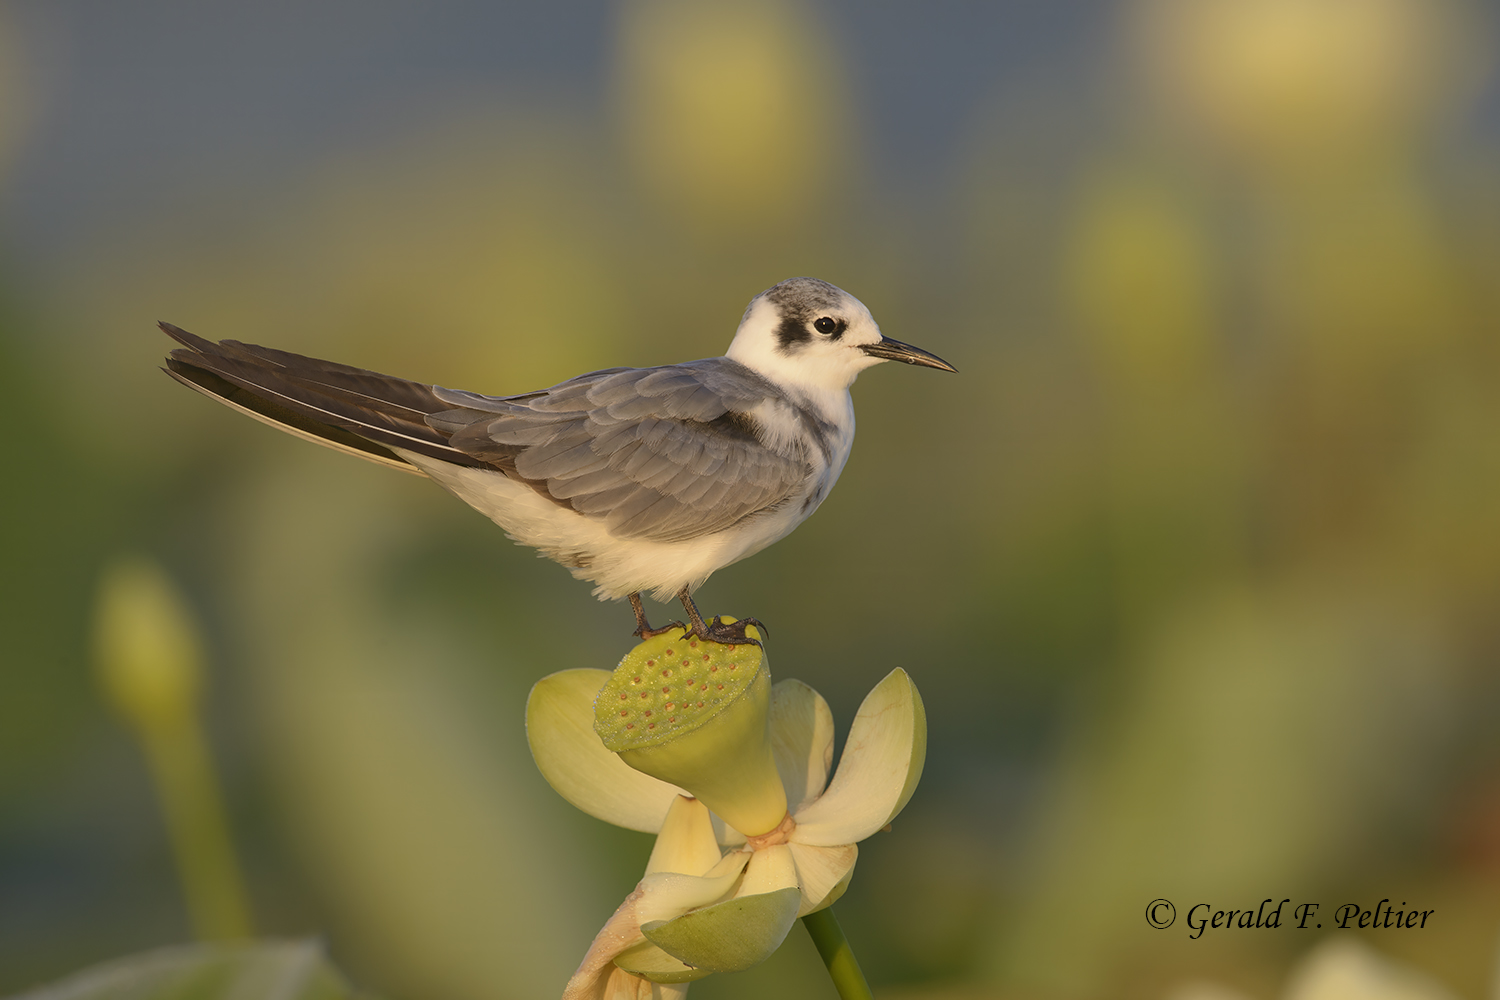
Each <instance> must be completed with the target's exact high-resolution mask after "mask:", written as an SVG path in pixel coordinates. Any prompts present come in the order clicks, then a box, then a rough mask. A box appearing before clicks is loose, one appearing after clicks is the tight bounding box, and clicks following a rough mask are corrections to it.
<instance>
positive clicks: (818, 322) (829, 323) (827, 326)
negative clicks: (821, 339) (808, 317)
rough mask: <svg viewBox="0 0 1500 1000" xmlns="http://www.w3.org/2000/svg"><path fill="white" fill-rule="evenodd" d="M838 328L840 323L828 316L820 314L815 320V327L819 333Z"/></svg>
mask: <svg viewBox="0 0 1500 1000" xmlns="http://www.w3.org/2000/svg"><path fill="white" fill-rule="evenodd" d="M838 328H839V325H838V324H837V323H835V322H834V321H833V320H832V319H830V318H829V317H827V316H819V317H818V318H817V319H815V320H813V329H814V330H817V331H818V332H819V333H832V332H833V331H835V330H837V329H838Z"/></svg>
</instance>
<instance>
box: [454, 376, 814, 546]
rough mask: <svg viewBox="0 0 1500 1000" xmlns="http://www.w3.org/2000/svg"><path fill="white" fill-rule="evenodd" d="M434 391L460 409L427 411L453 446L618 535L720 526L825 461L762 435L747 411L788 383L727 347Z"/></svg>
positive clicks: (673, 536) (791, 492)
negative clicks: (677, 358) (675, 358)
mask: <svg viewBox="0 0 1500 1000" xmlns="http://www.w3.org/2000/svg"><path fill="white" fill-rule="evenodd" d="M433 391H434V394H435V395H436V396H437V397H438V398H439V399H441V400H444V401H446V402H448V403H450V404H452V406H453V409H450V410H444V411H441V412H436V413H431V414H429V415H428V417H427V423H428V425H429V426H431V427H433V428H434V429H435V430H438V431H440V432H442V433H443V434H444V435H445V436H447V438H448V441H447V443H448V445H449V446H450V447H452V448H455V449H457V450H459V451H461V452H462V453H464V454H465V455H467V456H470V457H471V458H473V459H479V460H481V461H484V462H486V463H488V464H490V465H493V466H495V467H496V468H498V469H500V470H501V471H502V472H504V473H506V474H507V475H510V476H512V477H514V478H517V479H520V480H522V481H524V482H526V483H527V484H528V485H530V486H531V487H532V488H533V489H535V490H537V491H538V492H539V493H541V494H543V495H545V496H547V497H548V498H550V499H551V500H553V501H554V502H556V503H558V504H560V505H563V506H566V507H569V508H571V509H573V510H575V511H577V512H578V513H580V514H583V515H584V516H586V517H589V518H594V519H597V520H600V521H602V522H603V523H604V525H605V526H606V528H607V529H608V530H609V532H610V533H611V534H612V535H615V536H616V537H620V538H643V539H650V540H652V541H660V542H674V541H683V540H685V539H689V538H696V537H699V536H701V535H706V534H711V533H713V532H716V531H721V530H723V529H725V528H728V527H729V526H731V525H733V524H735V523H736V522H738V521H740V520H742V519H744V518H746V517H749V516H751V515H753V514H755V513H757V512H759V511H764V510H767V509H774V508H776V507H777V506H779V505H780V504H782V503H785V502H786V501H788V500H789V499H791V498H792V497H793V496H795V495H796V494H797V493H798V491H799V490H800V488H801V487H802V484H803V483H804V482H805V481H806V480H807V478H808V476H810V475H812V474H813V472H814V471H815V470H814V465H813V463H812V461H811V457H810V455H809V453H808V451H807V449H805V448H797V447H793V448H792V449H791V450H790V451H786V452H783V451H777V450H773V449H771V448H768V447H767V446H765V445H764V444H762V443H761V442H760V439H759V437H758V436H757V433H756V432H757V426H756V422H755V420H754V418H752V417H751V416H750V415H749V411H750V410H752V409H753V408H754V407H755V406H757V405H758V404H760V403H762V402H764V401H766V400H767V399H771V398H775V397H776V396H777V395H778V394H777V393H776V390H775V388H774V387H773V386H772V385H771V384H770V383H769V382H767V381H766V380H765V379H763V378H761V377H760V376H758V375H756V374H755V373H754V372H752V371H751V370H750V369H748V368H745V367H744V366H743V365H740V364H738V363H736V362H733V361H729V360H728V359H725V358H711V359H707V360H704V361H694V362H688V363H687V364H683V365H671V366H667V367H663V368H627V369H611V370H609V371H603V372H595V373H593V374H590V375H582V376H579V377H578V378H576V379H571V380H569V381H567V382H563V383H562V384H560V385H556V386H553V387H552V388H551V389H547V390H545V391H543V392H536V393H528V394H526V395H522V396H507V397H498V398H497V397H487V396H479V395H475V394H473V393H467V392H458V391H454V390H451V389H442V388H435V389H434V390H433Z"/></svg>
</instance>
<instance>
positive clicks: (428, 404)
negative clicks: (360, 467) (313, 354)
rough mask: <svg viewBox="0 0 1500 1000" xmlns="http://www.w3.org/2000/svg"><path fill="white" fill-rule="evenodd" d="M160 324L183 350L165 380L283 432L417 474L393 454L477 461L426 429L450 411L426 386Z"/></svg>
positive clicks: (174, 354) (438, 433)
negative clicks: (430, 419)
mask: <svg viewBox="0 0 1500 1000" xmlns="http://www.w3.org/2000/svg"><path fill="white" fill-rule="evenodd" d="M159 325H160V326H161V329H162V332H164V333H166V334H167V335H168V336H169V337H171V338H172V339H173V340H176V341H177V342H178V343H180V344H182V345H183V346H182V347H180V348H178V349H176V350H174V351H173V352H172V353H171V354H170V355H169V356H168V358H167V367H166V368H165V369H164V370H165V371H166V372H167V374H168V375H171V376H172V377H173V378H175V379H176V380H177V381H179V382H181V383H183V384H184V385H186V386H189V387H190V388H193V389H196V390H197V391H199V392H201V393H203V394H204V395H206V396H211V397H213V398H214V399H217V400H218V401H219V402H221V403H224V404H225V405H226V406H230V407H232V408H234V409H236V410H239V411H240V412H242V413H244V414H246V415H248V416H251V417H254V418H255V419H257V420H260V421H262V422H264V423H267V424H270V425H271V426H273V427H276V428H278V429H280V430H283V431H286V432H287V433H289V434H295V435H296V436H298V437H302V438H306V439H308V440H310V441H315V442H317V443H318V444H322V445H326V446H328V447H330V448H335V449H337V450H339V451H344V452H348V453H350V454H354V455H358V456H359V457H360V458H366V459H369V460H370V461H374V462H380V463H382V464H385V465H390V466H393V467H395V468H399V469H403V470H404V471H407V472H415V473H418V474H419V475H420V474H421V470H420V469H417V468H416V467H415V466H413V465H411V463H409V462H407V461H405V460H404V459H402V458H401V457H400V456H399V455H397V454H396V453H395V452H394V451H393V450H392V449H394V448H401V449H404V450H406V451H411V452H416V453H417V454H420V455H426V456H428V457H430V458H435V459H438V460H440V461H444V462H451V463H454V464H457V465H470V466H477V465H482V464H483V462H482V461H481V460H479V459H476V458H474V457H473V456H470V455H465V454H464V453H463V452H461V451H459V450H458V449H456V448H454V447H452V446H451V445H450V444H449V443H448V439H447V436H446V435H445V434H443V433H442V432H441V431H438V430H436V429H434V428H433V427H431V426H429V425H428V424H427V422H426V417H427V415H428V414H429V413H435V412H438V411H440V410H447V409H451V408H452V407H451V405H450V404H448V403H445V402H443V401H442V400H440V399H438V398H437V397H436V396H435V395H434V394H433V392H432V387H431V386H428V385H423V384H421V383H419V382H410V381H408V380H406V379H399V378H393V377H391V376H389V375H381V374H379V373H377V372H371V371H366V370H364V369H362V368H352V367H350V366H348V365H340V364H335V363H334V362H331V361H320V360H318V359H316V358H308V357H303V356H302V355H300V354H292V353H290V352H287V351H277V350H272V349H271V348H266V347H258V346H256V345H254V344H242V343H239V342H238V341H233V340H226V341H223V342H222V343H214V342H213V341H211V340H205V339H203V338H202V337H198V336H195V335H193V334H191V333H188V332H187V331H186V330H183V329H180V328H179V327H176V326H173V325H172V324H170V323H161V324H159Z"/></svg>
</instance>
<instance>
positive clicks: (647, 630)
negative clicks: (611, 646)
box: [630, 621, 687, 641]
mask: <svg viewBox="0 0 1500 1000" xmlns="http://www.w3.org/2000/svg"><path fill="white" fill-rule="evenodd" d="M674 628H680V629H683V630H686V629H687V626H686V625H684V624H682V622H679V621H670V622H667V623H666V624H665V625H663V626H662V627H661V628H652V627H651V626H650V625H647V624H646V623H645V622H641V624H640V626H639V627H638V628H637V629H636V630H635V631H634V632H632V633H630V634H631V635H633V636H635V637H636V638H637V639H640V640H642V641H644V640H646V639H655V638H656V637H657V636H659V635H662V634H664V633H667V632H670V631H672V630H673V629H674Z"/></svg>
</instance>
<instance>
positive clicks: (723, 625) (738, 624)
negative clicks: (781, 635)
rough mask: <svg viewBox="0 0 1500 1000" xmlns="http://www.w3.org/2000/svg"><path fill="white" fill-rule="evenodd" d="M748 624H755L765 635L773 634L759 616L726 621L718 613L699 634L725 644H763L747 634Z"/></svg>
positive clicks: (711, 640) (701, 637)
mask: <svg viewBox="0 0 1500 1000" xmlns="http://www.w3.org/2000/svg"><path fill="white" fill-rule="evenodd" d="M747 625H754V626H755V627H756V629H758V630H759V631H760V634H761V635H763V636H769V635H770V634H771V630H770V629H768V628H766V627H765V626H764V625H762V624H761V623H760V619H758V618H741V619H739V620H738V621H732V622H726V621H724V620H723V619H722V618H720V617H719V616H718V615H714V617H713V620H712V621H710V622H709V623H708V624H707V625H706V626H705V627H704V628H703V629H702V630H701V631H699V632H698V633H697V634H698V637H699V638H700V639H706V640H707V641H709V642H717V643H721V644H723V645H725V646H743V645H745V644H746V643H753V644H755V645H757V646H759V645H761V642H760V640H759V639H752V638H750V637H749V636H748V635H746V634H745V627H746V626H747Z"/></svg>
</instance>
